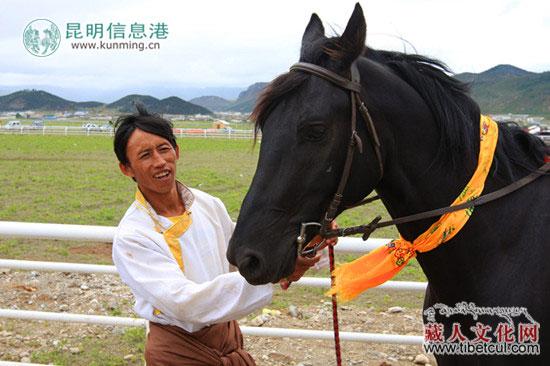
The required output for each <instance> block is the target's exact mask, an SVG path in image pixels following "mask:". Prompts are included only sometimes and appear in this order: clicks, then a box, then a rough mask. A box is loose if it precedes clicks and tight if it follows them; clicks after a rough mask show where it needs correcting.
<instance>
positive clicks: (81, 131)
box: [0, 126, 254, 139]
mask: <svg viewBox="0 0 550 366" xmlns="http://www.w3.org/2000/svg"><path fill="white" fill-rule="evenodd" d="M0 134H11V135H60V136H113V129H112V128H102V127H97V128H95V127H94V128H84V127H76V126H43V127H32V126H20V127H17V128H7V127H0ZM174 134H175V135H176V136H177V137H199V138H228V139H252V138H254V131H253V130H236V129H223V128H221V129H215V128H206V129H203V128H174Z"/></svg>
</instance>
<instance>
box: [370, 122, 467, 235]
mask: <svg viewBox="0 0 550 366" xmlns="http://www.w3.org/2000/svg"><path fill="white" fill-rule="evenodd" d="M424 123H432V122H424ZM417 128H418V131H423V132H421V133H416V134H414V133H411V132H409V131H405V132H404V133H401V135H399V132H397V134H398V135H397V137H396V139H398V141H399V142H398V144H399V146H397V148H396V149H395V150H397V151H399V152H398V153H397V154H395V155H394V156H392V157H391V158H390V162H389V164H388V165H387V167H386V172H385V174H384V178H383V180H382V181H381V184H380V185H379V186H378V187H377V191H378V193H379V194H380V196H381V197H382V201H383V202H384V205H385V206H386V208H387V210H388V212H389V213H390V215H391V216H392V217H393V218H397V217H402V216H407V215H411V214H415V213H420V212H424V211H429V210H433V209H436V208H441V207H446V206H449V205H450V204H451V203H452V202H453V201H454V200H455V199H456V198H457V196H458V195H459V194H460V192H461V191H462V189H463V188H464V186H465V185H466V183H467V182H468V180H469V179H470V177H471V174H472V173H473V172H474V170H475V166H474V165H472V164H470V166H464V167H462V168H461V169H452V168H450V167H446V166H441V165H439V166H432V164H431V163H432V162H433V159H434V158H435V154H436V151H437V146H438V143H439V140H438V136H437V134H433V133H432V134H431V135H430V133H426V132H424V131H429V130H430V129H432V130H433V129H434V126H422V125H420V126H417ZM437 219H438V218H437V217H436V218H433V219H426V220H421V221H417V222H411V223H407V224H402V225H398V230H399V232H400V234H401V235H402V236H403V237H404V238H405V239H407V240H410V241H412V240H414V239H415V238H416V237H418V236H419V235H420V234H421V233H423V232H424V231H425V230H426V229H428V228H429V226H430V225H431V224H432V223H433V222H435V221H436V220H437Z"/></svg>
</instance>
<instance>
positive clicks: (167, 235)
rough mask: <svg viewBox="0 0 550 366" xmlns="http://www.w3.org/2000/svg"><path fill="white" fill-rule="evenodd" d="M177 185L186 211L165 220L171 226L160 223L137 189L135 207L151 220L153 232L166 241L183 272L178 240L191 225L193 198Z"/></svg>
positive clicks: (185, 189)
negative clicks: (190, 209) (160, 235)
mask: <svg viewBox="0 0 550 366" xmlns="http://www.w3.org/2000/svg"><path fill="white" fill-rule="evenodd" d="M177 184H178V190H179V192H180V195H181V197H182V199H183V202H184V204H185V207H186V210H185V212H184V213H183V214H182V215H179V216H176V217H169V218H167V219H168V220H169V221H170V223H171V225H169V226H168V227H166V226H164V225H163V224H162V223H161V221H160V217H159V215H158V214H157V213H156V212H155V210H154V209H153V207H152V206H151V205H150V204H149V202H147V200H146V199H145V197H144V196H143V193H141V191H140V190H139V188H137V189H136V194H135V198H136V202H137V207H138V208H139V209H140V210H142V211H144V212H145V213H147V215H148V216H149V217H150V218H151V220H152V221H153V225H154V228H155V231H156V232H158V233H159V234H162V236H163V237H164V240H165V241H166V244H167V245H168V248H170V252H171V253H172V256H173V257H174V259H175V260H176V262H177V263H178V266H179V267H180V269H181V270H182V271H183V270H184V268H185V267H184V265H183V255H182V251H181V245H180V241H179V238H180V237H181V236H182V235H183V234H184V233H185V232H186V231H187V229H189V226H191V224H192V223H193V220H192V218H191V211H189V210H188V208H189V207H190V206H191V204H192V203H193V200H194V197H193V193H191V191H190V190H189V189H188V188H187V187H185V186H184V185H183V184H181V183H180V182H177Z"/></svg>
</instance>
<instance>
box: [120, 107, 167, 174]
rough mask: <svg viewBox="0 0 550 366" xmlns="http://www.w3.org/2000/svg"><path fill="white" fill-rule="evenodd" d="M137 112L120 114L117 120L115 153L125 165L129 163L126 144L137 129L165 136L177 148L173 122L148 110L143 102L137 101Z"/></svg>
mask: <svg viewBox="0 0 550 366" xmlns="http://www.w3.org/2000/svg"><path fill="white" fill-rule="evenodd" d="M136 109H137V113H135V114H130V115H125V116H120V117H118V119H117V120H116V122H115V125H114V126H115V141H114V147H115V154H116V157H117V158H118V161H119V162H121V163H122V164H124V165H127V164H128V163H129V161H128V157H127V156H126V146H127V145H128V140H129V139H130V136H132V133H133V132H134V131H135V130H136V129H138V128H139V129H140V130H142V131H145V132H148V133H152V134H153V135H157V136H160V137H162V138H165V139H166V140H168V141H169V142H170V144H171V145H172V146H173V147H174V148H176V146H177V143H176V136H174V131H173V130H172V127H173V125H172V122H170V121H168V120H166V119H164V118H162V117H160V116H159V115H158V114H151V113H149V112H147V110H146V109H145V107H144V106H143V104H141V103H136Z"/></svg>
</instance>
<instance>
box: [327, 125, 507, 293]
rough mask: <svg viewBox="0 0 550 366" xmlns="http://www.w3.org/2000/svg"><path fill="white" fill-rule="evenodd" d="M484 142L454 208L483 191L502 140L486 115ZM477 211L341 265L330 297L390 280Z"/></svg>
mask: <svg viewBox="0 0 550 366" xmlns="http://www.w3.org/2000/svg"><path fill="white" fill-rule="evenodd" d="M480 140H481V142H480V150H479V158H478V165H477V169H476V171H475V172H474V175H473V176H472V178H471V179H470V181H469V182H468V184H467V185H466V187H465V188H464V190H463V191H462V192H461V193H460V195H459V196H458V198H457V199H456V200H455V201H454V202H453V203H452V205H451V206H455V205H459V204H462V203H464V202H467V201H470V200H473V199H475V198H476V197H478V196H479V195H480V194H481V192H482V191H483V187H484V185H485V179H486V177H487V174H488V173H489V169H490V168H491V164H492V162H493V155H494V152H495V147H496V143H497V140H498V126H497V124H496V123H495V122H494V121H493V120H492V119H491V118H489V117H487V116H483V115H482V116H481V121H480ZM473 210H474V208H473V207H471V208H467V209H464V210H460V211H455V212H451V213H447V214H444V215H443V216H441V217H440V218H439V220H437V222H435V223H434V224H433V225H432V226H430V228H429V229H428V230H426V231H425V232H424V233H423V234H421V235H420V236H419V237H418V238H416V239H415V240H414V241H413V242H412V243H411V242H409V241H407V240H405V239H403V237H400V238H399V239H396V240H392V241H391V242H389V243H388V244H386V245H383V246H381V247H379V248H377V249H375V250H374V251H372V252H370V253H369V254H367V255H364V256H362V257H360V258H358V259H356V260H354V261H353V262H350V263H346V264H343V265H341V266H339V267H338V268H336V270H335V271H334V277H335V281H334V286H333V287H332V289H331V290H330V291H329V292H328V293H327V294H328V295H333V294H336V295H337V296H338V298H339V299H341V300H344V301H347V300H351V299H353V298H355V297H356V296H358V295H359V294H360V293H361V292H363V291H365V290H368V289H369V288H371V287H375V286H378V285H380V284H382V283H384V282H386V281H388V280H389V279H391V278H392V277H393V276H395V275H396V274H397V273H398V272H399V271H401V270H402V269H403V268H404V267H405V265H406V264H407V263H408V262H409V260H410V259H411V258H414V257H415V256H416V252H421V253H422V252H427V251H430V250H432V249H434V248H437V247H438V246H439V245H441V244H443V243H444V242H446V241H448V240H450V239H452V238H453V237H454V236H455V235H456V234H457V233H458V232H459V231H460V229H462V227H463V226H464V225H465V224H466V222H467V221H468V219H469V218H470V215H471V214H472V212H473Z"/></svg>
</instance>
